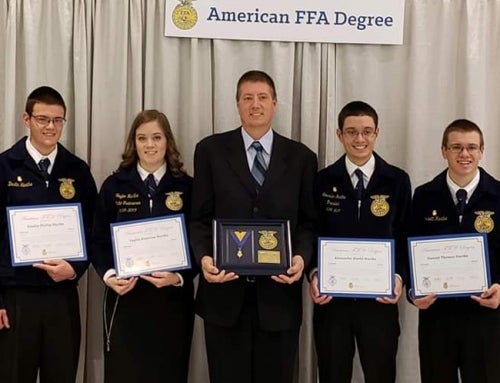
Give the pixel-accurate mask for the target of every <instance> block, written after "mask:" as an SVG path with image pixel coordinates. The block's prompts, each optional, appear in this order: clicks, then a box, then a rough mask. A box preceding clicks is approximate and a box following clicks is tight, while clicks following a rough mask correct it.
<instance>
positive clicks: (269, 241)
mask: <svg viewBox="0 0 500 383" xmlns="http://www.w3.org/2000/svg"><path fill="white" fill-rule="evenodd" d="M276 233H277V232H276V231H272V230H262V231H259V234H260V237H259V246H260V247H262V248H263V249H266V250H272V249H274V248H276V246H278V238H276V237H275V236H274V234H276Z"/></svg>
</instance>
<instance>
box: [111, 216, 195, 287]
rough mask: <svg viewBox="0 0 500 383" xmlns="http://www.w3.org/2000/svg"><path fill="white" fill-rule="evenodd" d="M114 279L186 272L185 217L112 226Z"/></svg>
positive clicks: (187, 253)
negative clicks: (182, 270) (164, 272)
mask: <svg viewBox="0 0 500 383" xmlns="http://www.w3.org/2000/svg"><path fill="white" fill-rule="evenodd" d="M111 239H112V242H113V255H114V258H115V269H116V276H117V278H129V277H132V276H137V275H141V274H151V273H152V272H154V271H174V270H181V269H189V268H190V267H191V261H190V257H189V245H188V241H187V236H186V227H185V223H184V215H182V214H178V215H170V216H168V217H160V218H152V219H143V220H137V221H127V222H118V223H112V224H111Z"/></svg>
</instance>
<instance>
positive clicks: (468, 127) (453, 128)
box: [441, 118, 484, 148]
mask: <svg viewBox="0 0 500 383" xmlns="http://www.w3.org/2000/svg"><path fill="white" fill-rule="evenodd" d="M451 132H463V133H467V132H477V133H479V138H480V146H481V148H482V147H484V138H483V132H482V131H481V129H479V126H477V124H476V123H475V122H472V121H470V120H467V119H465V118H461V119H458V120H455V121H453V122H452V123H451V124H449V125H448V126H447V127H446V129H445V130H444V132H443V140H442V141H441V147H442V148H446V147H447V146H448V137H449V136H450V133H451Z"/></svg>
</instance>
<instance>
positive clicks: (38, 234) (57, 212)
mask: <svg viewBox="0 0 500 383" xmlns="http://www.w3.org/2000/svg"><path fill="white" fill-rule="evenodd" d="M7 226H8V231H9V240H10V249H11V251H10V253H11V261H12V266H23V265H31V264H33V263H40V262H43V261H44V260H48V259H68V260H69V259H71V260H75V261H85V260H86V259H87V251H86V247H85V234H84V230H83V221H82V213H81V206H80V204H79V203H76V204H59V205H37V206H35V205H32V206H10V207H7Z"/></svg>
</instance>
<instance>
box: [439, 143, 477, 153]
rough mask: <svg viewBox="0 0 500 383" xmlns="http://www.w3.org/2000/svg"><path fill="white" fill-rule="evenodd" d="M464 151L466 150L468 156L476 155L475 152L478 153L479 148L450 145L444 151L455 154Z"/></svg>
mask: <svg viewBox="0 0 500 383" xmlns="http://www.w3.org/2000/svg"><path fill="white" fill-rule="evenodd" d="M464 149H465V150H467V152H469V154H476V153H477V152H479V150H480V149H481V148H480V147H479V146H478V145H474V144H472V145H467V146H463V145H459V144H455V145H450V146H448V147H447V148H446V150H449V151H450V152H452V153H455V154H458V153H462V151H463V150H464Z"/></svg>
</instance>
